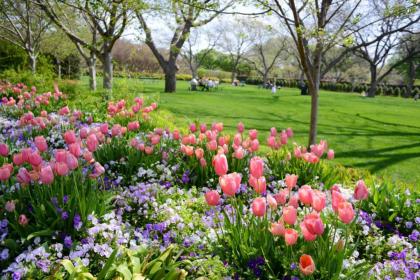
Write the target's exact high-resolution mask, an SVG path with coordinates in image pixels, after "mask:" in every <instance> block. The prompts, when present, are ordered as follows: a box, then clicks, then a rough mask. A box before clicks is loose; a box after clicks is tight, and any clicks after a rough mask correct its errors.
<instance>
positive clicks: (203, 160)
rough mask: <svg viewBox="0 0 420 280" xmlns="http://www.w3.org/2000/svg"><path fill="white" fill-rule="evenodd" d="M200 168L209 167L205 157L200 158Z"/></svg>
mask: <svg viewBox="0 0 420 280" xmlns="http://www.w3.org/2000/svg"><path fill="white" fill-rule="evenodd" d="M200 166H201V167H206V166H207V161H206V159H205V158H204V157H202V158H200Z"/></svg>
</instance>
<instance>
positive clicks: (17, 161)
mask: <svg viewBox="0 0 420 280" xmlns="http://www.w3.org/2000/svg"><path fill="white" fill-rule="evenodd" d="M24 162H25V161H24V160H23V155H22V153H17V154H14V155H13V164H14V165H22V164H23V163H24Z"/></svg>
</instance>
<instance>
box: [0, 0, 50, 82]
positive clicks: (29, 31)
mask: <svg viewBox="0 0 420 280" xmlns="http://www.w3.org/2000/svg"><path fill="white" fill-rule="evenodd" d="M49 26H50V22H49V21H48V20H46V19H45V18H44V17H43V15H42V12H41V11H40V10H39V8H38V7H37V6H36V5H34V4H33V3H32V2H31V0H24V1H14V0H3V1H2V2H1V3H0V39H3V40H5V41H8V42H10V43H12V44H14V45H16V46H18V47H20V48H22V49H23V50H25V52H26V54H27V55H28V58H29V65H30V68H31V71H32V73H34V74H35V72H36V62H37V57H38V54H39V49H40V44H41V41H42V39H43V35H44V34H45V32H46V30H47V29H48V27H49Z"/></svg>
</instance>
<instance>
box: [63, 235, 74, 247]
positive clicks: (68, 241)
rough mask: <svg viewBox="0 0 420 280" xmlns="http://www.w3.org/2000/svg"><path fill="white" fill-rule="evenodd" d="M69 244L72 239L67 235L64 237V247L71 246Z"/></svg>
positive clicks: (71, 242) (71, 243)
mask: <svg viewBox="0 0 420 280" xmlns="http://www.w3.org/2000/svg"><path fill="white" fill-rule="evenodd" d="M71 245H73V241H72V240H71V236H69V235H67V236H66V237H64V246H65V247H66V248H71Z"/></svg>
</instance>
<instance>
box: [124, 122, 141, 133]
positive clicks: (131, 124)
mask: <svg viewBox="0 0 420 280" xmlns="http://www.w3.org/2000/svg"><path fill="white" fill-rule="evenodd" d="M127 128H128V130H129V131H135V130H137V129H139V128H140V124H139V122H138V121H134V122H129V123H128V124H127Z"/></svg>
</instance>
